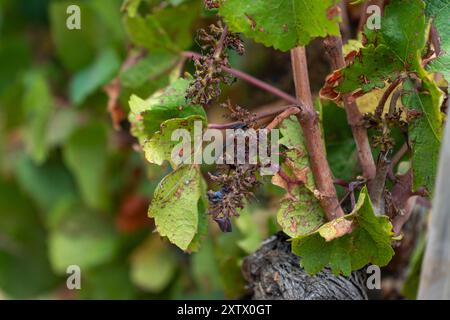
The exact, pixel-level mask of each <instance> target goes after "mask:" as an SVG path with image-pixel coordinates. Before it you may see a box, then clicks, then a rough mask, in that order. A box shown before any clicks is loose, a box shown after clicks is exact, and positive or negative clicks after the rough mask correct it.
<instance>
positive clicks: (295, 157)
mask: <svg viewBox="0 0 450 320" xmlns="http://www.w3.org/2000/svg"><path fill="white" fill-rule="evenodd" d="M280 134H281V135H282V137H281V139H280V140H279V143H280V144H281V145H284V146H285V147H286V148H288V151H286V157H285V159H284V162H283V163H282V164H281V170H282V171H283V172H284V173H285V174H286V175H287V176H288V179H286V177H284V176H281V175H280V174H277V175H275V176H274V177H273V178H272V183H273V184H275V185H277V186H279V187H281V188H283V189H285V190H287V194H286V196H285V197H284V198H283V199H282V200H281V203H280V209H279V210H278V213H277V220H278V224H279V225H280V226H281V227H282V229H283V231H284V232H285V233H286V234H287V235H289V236H290V237H298V236H301V235H305V234H308V233H310V232H312V231H314V230H316V229H317V228H319V227H320V226H321V225H322V224H323V223H324V222H325V218H324V217H325V214H324V212H323V210H322V208H321V207H320V203H319V201H318V199H317V198H316V196H315V189H316V188H315V184H314V178H313V176H312V172H311V169H310V163H309V157H308V153H307V151H306V146H305V141H304V137H303V135H302V129H301V127H300V125H299V123H298V121H297V119H296V118H295V117H290V118H289V119H286V120H284V121H283V123H282V124H281V125H280ZM287 180H288V181H287Z"/></svg>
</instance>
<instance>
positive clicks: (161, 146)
mask: <svg viewBox="0 0 450 320" xmlns="http://www.w3.org/2000/svg"><path fill="white" fill-rule="evenodd" d="M196 122H201V123H202V125H204V124H206V119H205V118H204V117H202V116H190V117H187V118H182V119H180V118H175V119H170V120H167V121H164V122H163V123H162V124H161V126H160V127H161V130H160V131H158V132H156V133H155V134H154V135H153V136H152V137H151V138H150V140H147V141H145V142H144V146H143V147H144V153H145V158H146V159H147V161H148V162H150V163H154V164H157V165H162V164H163V162H164V161H165V160H167V161H169V162H170V164H171V165H172V167H174V168H176V167H177V164H176V163H174V162H173V161H172V159H173V157H172V153H173V152H176V150H175V147H176V146H177V145H179V144H180V143H181V142H182V141H181V139H180V141H179V140H172V133H173V132H174V131H175V130H187V132H189V134H190V139H191V140H190V141H191V145H190V147H191V152H190V154H189V155H190V156H191V159H193V157H194V153H195V152H198V151H200V150H195V149H194V147H195V145H194V143H193V142H194V138H195V137H194V133H195V132H194V126H195V123H196ZM199 134H203V132H202V131H201V130H200V131H199ZM179 151H180V152H184V153H186V152H187V151H186V150H185V149H184V148H183V149H182V150H179ZM189 155H188V154H187V153H186V154H178V156H183V157H184V156H186V157H188V156H189Z"/></svg>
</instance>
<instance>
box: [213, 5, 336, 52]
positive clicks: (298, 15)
mask: <svg viewBox="0 0 450 320" xmlns="http://www.w3.org/2000/svg"><path fill="white" fill-rule="evenodd" d="M337 2H338V1H336V0H321V1H310V0H287V1H279V0H226V1H223V2H222V4H221V7H220V10H219V14H220V15H221V16H222V17H223V19H224V20H225V22H226V23H227V24H228V26H229V27H230V29H231V30H232V31H234V32H242V33H244V34H245V35H246V36H247V37H249V38H252V39H254V40H255V41H256V42H260V43H263V44H264V45H265V46H267V47H274V48H275V49H279V50H282V51H287V50H289V49H292V48H294V47H296V46H305V45H307V44H308V43H309V42H310V41H311V40H313V39H314V38H317V37H325V36H327V35H339V26H338V23H337V22H338V21H339V20H338V17H337V16H336V15H335V14H333V12H334V6H335V5H336V4H337Z"/></svg>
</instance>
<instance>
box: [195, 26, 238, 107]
mask: <svg viewBox="0 0 450 320" xmlns="http://www.w3.org/2000/svg"><path fill="white" fill-rule="evenodd" d="M197 42H198V43H199V45H200V47H201V48H202V50H203V55H202V56H201V57H200V58H198V59H196V60H195V65H194V66H195V74H194V81H193V82H192V83H191V85H190V86H189V88H188V90H187V93H186V99H187V100H189V101H191V102H192V103H193V104H199V105H203V106H206V105H209V104H210V103H211V102H212V101H214V100H216V99H217V98H218V97H219V96H220V93H221V90H220V85H221V83H225V84H228V85H231V84H232V83H233V82H234V80H235V78H234V77H233V76H231V75H230V74H229V73H226V72H224V70H223V68H226V67H230V63H229V61H228V49H231V50H235V51H236V52H237V53H238V54H240V55H242V54H244V52H245V50H244V45H243V42H242V40H241V39H240V37H239V35H238V34H236V33H231V32H228V31H227V28H225V27H224V26H223V24H222V23H221V22H220V21H219V22H218V23H217V25H210V26H209V27H208V29H207V30H205V29H200V30H199V31H198V34H197Z"/></svg>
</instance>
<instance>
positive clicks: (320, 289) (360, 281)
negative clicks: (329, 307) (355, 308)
mask: <svg viewBox="0 0 450 320" xmlns="http://www.w3.org/2000/svg"><path fill="white" fill-rule="evenodd" d="M288 239H289V238H288V237H287V236H286V235H285V234H284V233H282V232H279V233H277V234H276V235H274V236H272V237H270V238H268V239H267V240H265V241H264V242H263V243H262V245H261V247H260V248H259V249H258V250H257V251H256V252H255V253H254V254H252V255H250V256H248V257H246V258H245V259H244V263H243V266H242V272H243V274H244V278H245V279H246V281H247V283H248V288H249V289H250V291H251V296H252V299H254V300H269V299H270V300H367V293H366V291H365V273H364V272H362V271H358V272H353V273H352V275H351V276H350V277H349V278H346V277H343V276H339V277H336V276H334V275H333V274H332V273H331V271H330V270H329V269H325V270H323V271H321V272H320V273H318V274H317V275H316V276H310V275H308V274H307V273H306V272H305V270H303V268H301V267H300V264H299V261H300V259H299V257H297V256H295V255H294V254H293V253H292V252H291V245H290V243H289V242H288V241H287V240H288Z"/></svg>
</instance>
